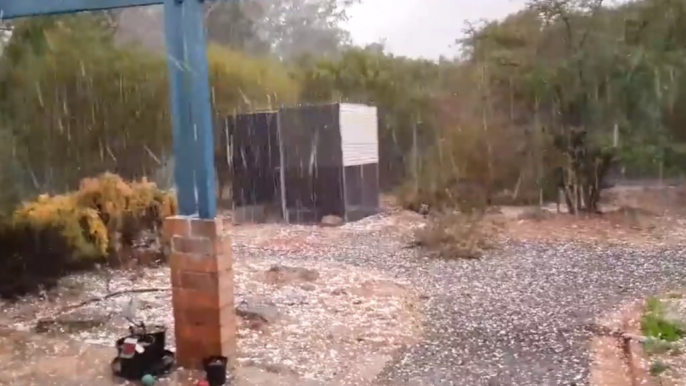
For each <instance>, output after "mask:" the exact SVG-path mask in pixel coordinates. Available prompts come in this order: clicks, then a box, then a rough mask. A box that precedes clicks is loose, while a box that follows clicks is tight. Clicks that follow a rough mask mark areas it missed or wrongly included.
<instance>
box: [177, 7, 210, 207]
mask: <svg viewBox="0 0 686 386" xmlns="http://www.w3.org/2000/svg"><path fill="white" fill-rule="evenodd" d="M202 2H203V1H202V0H183V26H182V28H183V34H184V38H185V49H186V61H187V63H188V67H189V68H188V72H187V76H188V79H189V82H190V88H189V90H190V93H189V96H188V97H189V98H190V100H191V124H192V130H193V131H194V133H195V148H194V154H193V159H194V161H195V162H194V168H195V186H196V188H197V195H198V196H197V198H198V214H199V216H200V218H204V219H211V218H214V217H215V216H216V215H217V198H216V191H215V178H214V177H215V173H214V133H213V129H212V123H213V122H212V104H211V100H210V80H209V65H208V61H207V43H206V39H205V27H204V22H203V16H204V13H203V8H202Z"/></svg>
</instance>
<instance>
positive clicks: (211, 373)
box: [202, 356, 229, 386]
mask: <svg viewBox="0 0 686 386" xmlns="http://www.w3.org/2000/svg"><path fill="white" fill-rule="evenodd" d="M228 362H229V359H228V358H227V357H222V356H211V357H207V358H205V359H203V361H202V367H203V368H204V369H205V378H206V379H207V383H209V384H210V386H223V385H224V384H226V365H227V363H228Z"/></svg>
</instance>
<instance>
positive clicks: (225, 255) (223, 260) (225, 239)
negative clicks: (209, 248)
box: [214, 235, 233, 271]
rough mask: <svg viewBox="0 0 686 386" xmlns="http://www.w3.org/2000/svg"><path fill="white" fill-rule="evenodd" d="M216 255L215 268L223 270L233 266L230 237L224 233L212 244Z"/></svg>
mask: <svg viewBox="0 0 686 386" xmlns="http://www.w3.org/2000/svg"><path fill="white" fill-rule="evenodd" d="M214 248H215V254H216V256H217V269H218V270H219V271H223V270H226V269H231V267H232V266H233V245H232V243H231V237H229V236H228V235H224V236H222V237H220V238H218V239H217V241H216V242H215V245H214Z"/></svg>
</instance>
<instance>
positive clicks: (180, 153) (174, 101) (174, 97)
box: [164, 0, 198, 216]
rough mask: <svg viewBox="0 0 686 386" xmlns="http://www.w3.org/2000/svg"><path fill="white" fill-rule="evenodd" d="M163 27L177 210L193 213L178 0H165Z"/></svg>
mask: <svg viewBox="0 0 686 386" xmlns="http://www.w3.org/2000/svg"><path fill="white" fill-rule="evenodd" d="M164 15H165V21H164V28H165V38H166V44H167V64H168V67H169V96H170V102H171V105H170V112H171V118H172V132H173V139H174V179H175V182H176V197H177V199H178V201H179V214H181V215H186V216H189V215H193V214H195V213H197V211H198V207H197V202H196V198H195V178H194V165H193V147H194V143H195V136H194V134H193V127H192V126H191V111H190V107H191V101H190V99H189V92H188V89H189V84H188V79H187V76H186V74H187V72H188V66H187V63H186V62H185V56H186V55H185V51H186V50H185V44H184V36H183V30H182V28H181V26H182V25H183V24H184V18H183V7H182V6H181V4H180V3H179V1H178V0H165V3H164Z"/></svg>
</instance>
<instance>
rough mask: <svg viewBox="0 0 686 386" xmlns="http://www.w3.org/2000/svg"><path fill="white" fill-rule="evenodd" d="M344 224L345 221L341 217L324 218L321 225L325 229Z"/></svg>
mask: <svg viewBox="0 0 686 386" xmlns="http://www.w3.org/2000/svg"><path fill="white" fill-rule="evenodd" d="M344 223H345V221H344V220H343V219H342V218H340V217H339V216H324V218H322V222H321V225H322V226H324V227H339V226H341V225H343V224H344Z"/></svg>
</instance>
